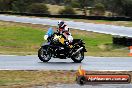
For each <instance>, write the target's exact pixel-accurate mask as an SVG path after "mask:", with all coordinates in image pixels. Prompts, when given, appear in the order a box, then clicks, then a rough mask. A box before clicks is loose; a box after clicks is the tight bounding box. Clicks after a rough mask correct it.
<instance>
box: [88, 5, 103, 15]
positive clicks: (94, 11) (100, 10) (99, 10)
mask: <svg viewBox="0 0 132 88" xmlns="http://www.w3.org/2000/svg"><path fill="white" fill-rule="evenodd" d="M104 14H105V7H104V5H103V4H101V3H98V4H96V5H95V6H94V8H93V9H91V11H90V15H96V16H102V15H104Z"/></svg>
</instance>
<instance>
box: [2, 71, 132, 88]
mask: <svg viewBox="0 0 132 88" xmlns="http://www.w3.org/2000/svg"><path fill="white" fill-rule="evenodd" d="M76 73H77V72H76V71H0V88H30V87H33V88H36V86H43V87H44V88H45V87H46V88H48V87H47V86H49V85H54V86H55V85H56V84H75V83H76V81H75V79H76ZM97 73H98V74H130V75H131V76H132V72H110V71H109V72H103V71H100V72H98V71H88V72H87V74H97Z"/></svg>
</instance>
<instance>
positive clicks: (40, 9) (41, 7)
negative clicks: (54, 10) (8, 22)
mask: <svg viewBox="0 0 132 88" xmlns="http://www.w3.org/2000/svg"><path fill="white" fill-rule="evenodd" d="M28 12H30V13H45V14H49V11H48V7H47V6H46V5H45V4H43V3H33V4H31V5H30V6H29V7H28Z"/></svg>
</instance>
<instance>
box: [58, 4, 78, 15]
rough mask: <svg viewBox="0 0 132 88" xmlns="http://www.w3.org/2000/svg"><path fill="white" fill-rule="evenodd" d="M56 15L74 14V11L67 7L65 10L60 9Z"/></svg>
mask: <svg viewBox="0 0 132 88" xmlns="http://www.w3.org/2000/svg"><path fill="white" fill-rule="evenodd" d="M58 13H59V14H67V15H73V14H76V13H75V11H74V9H73V8H72V7H69V6H65V8H64V9H61V10H60V11H59V12H58Z"/></svg>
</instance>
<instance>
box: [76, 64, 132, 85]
mask: <svg viewBox="0 0 132 88" xmlns="http://www.w3.org/2000/svg"><path fill="white" fill-rule="evenodd" d="M76 81H77V83H78V84H80V85H84V84H128V83H130V82H131V77H130V75H129V74H86V71H85V70H83V69H81V66H80V67H79V70H78V72H77V77H76Z"/></svg>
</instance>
